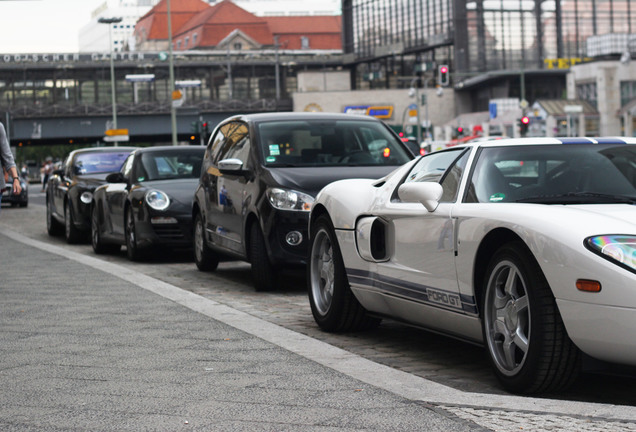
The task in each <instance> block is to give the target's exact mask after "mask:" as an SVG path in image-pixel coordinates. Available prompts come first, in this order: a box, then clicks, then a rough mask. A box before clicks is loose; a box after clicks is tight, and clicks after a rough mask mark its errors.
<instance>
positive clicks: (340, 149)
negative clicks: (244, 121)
mask: <svg viewBox="0 0 636 432" xmlns="http://www.w3.org/2000/svg"><path fill="white" fill-rule="evenodd" d="M257 129H258V138H259V140H258V145H259V147H260V149H259V150H260V153H261V155H262V157H263V161H264V162H265V165H268V166H349V165H353V166H373V165H402V164H404V163H406V162H408V161H409V160H411V159H412V155H411V154H410V153H409V152H408V150H406V148H404V147H403V145H402V143H401V142H400V140H399V139H398V138H397V137H396V136H394V135H393V134H392V133H391V132H390V131H389V130H388V129H387V128H386V127H385V126H384V125H383V124H382V123H380V122H374V121H364V120H355V119H352V120H349V119H347V120H337V121H333V120H319V119H316V120H286V121H272V122H263V123H260V124H259V125H258V128H257Z"/></svg>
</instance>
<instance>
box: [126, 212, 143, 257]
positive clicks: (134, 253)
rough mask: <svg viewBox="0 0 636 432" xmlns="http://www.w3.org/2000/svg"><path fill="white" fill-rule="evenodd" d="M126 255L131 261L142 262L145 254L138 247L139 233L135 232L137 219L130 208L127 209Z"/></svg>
mask: <svg viewBox="0 0 636 432" xmlns="http://www.w3.org/2000/svg"><path fill="white" fill-rule="evenodd" d="M124 231H125V235H126V255H127V256H128V259H129V260H130V261H140V260H142V259H143V258H144V256H145V254H144V253H143V251H141V250H140V249H139V247H138V246H137V232H136V230H135V218H134V217H133V212H132V209H131V208H130V207H128V209H126V219H125V229H124Z"/></svg>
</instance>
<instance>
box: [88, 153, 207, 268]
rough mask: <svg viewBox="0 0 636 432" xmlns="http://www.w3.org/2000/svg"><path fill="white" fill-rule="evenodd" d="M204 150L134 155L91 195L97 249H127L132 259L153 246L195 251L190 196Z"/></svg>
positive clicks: (94, 241)
mask: <svg viewBox="0 0 636 432" xmlns="http://www.w3.org/2000/svg"><path fill="white" fill-rule="evenodd" d="M204 152H205V147H202V146H178V147H173V146H158V147H147V148H143V149H139V150H136V151H134V152H132V153H131V154H130V155H129V156H128V158H127V159H126V161H125V163H124V164H123V166H122V168H121V170H120V171H118V172H116V173H113V174H110V175H109V176H107V177H106V181H107V182H108V183H107V184H105V185H102V186H100V187H98V188H97V189H96V190H95V193H94V194H93V202H92V205H91V215H92V216H91V220H92V224H91V243H92V245H93V250H94V251H95V252H96V253H106V252H114V251H117V250H119V248H120V246H122V245H125V246H126V249H127V254H128V258H129V259H130V260H139V259H141V258H143V257H144V256H145V255H146V253H147V252H148V251H149V250H150V249H151V248H156V247H171V248H179V247H181V248H184V247H187V248H191V247H192V198H193V197H194V189H195V188H196V186H197V184H198V183H199V176H200V173H201V165H202V162H203V153H204Z"/></svg>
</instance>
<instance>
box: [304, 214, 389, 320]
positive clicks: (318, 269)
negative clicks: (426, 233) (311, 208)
mask: <svg viewBox="0 0 636 432" xmlns="http://www.w3.org/2000/svg"><path fill="white" fill-rule="evenodd" d="M308 266H309V268H308V270H307V287H308V289H309V304H310V306H311V313H312V314H313V316H314V320H315V321H316V323H317V324H318V325H319V326H320V328H321V329H323V330H325V331H328V332H345V331H354V330H365V329H369V328H373V327H376V326H377V325H378V324H380V321H381V320H380V319H379V318H376V317H372V316H370V315H369V313H368V312H367V310H366V309H365V308H364V307H363V306H362V305H361V304H360V302H359V301H358V299H356V297H355V296H354V294H353V292H352V291H351V288H350V286H349V281H348V279H347V274H346V272H345V267H344V262H343V259H342V253H341V251H340V246H339V245H338V240H337V238H336V234H335V230H334V228H333V225H332V223H331V220H330V219H329V218H328V217H327V216H325V215H323V216H319V217H318V219H316V221H315V222H314V223H312V225H311V241H310V244H309V262H308Z"/></svg>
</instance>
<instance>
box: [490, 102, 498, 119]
mask: <svg viewBox="0 0 636 432" xmlns="http://www.w3.org/2000/svg"><path fill="white" fill-rule="evenodd" d="M488 111H490V118H491V119H494V118H497V104H496V103H494V102H490V103H489V104H488Z"/></svg>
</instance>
